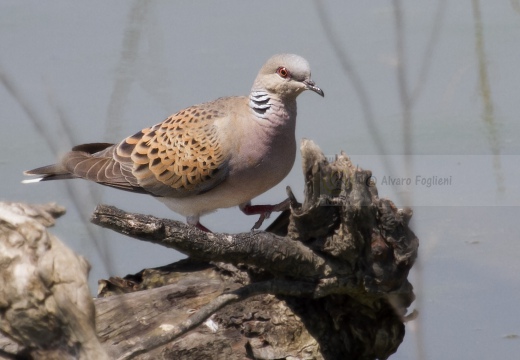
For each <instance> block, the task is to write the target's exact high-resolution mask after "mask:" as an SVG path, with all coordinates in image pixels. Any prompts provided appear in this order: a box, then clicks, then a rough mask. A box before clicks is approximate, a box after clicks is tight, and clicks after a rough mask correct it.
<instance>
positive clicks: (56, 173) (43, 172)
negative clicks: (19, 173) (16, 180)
mask: <svg viewBox="0 0 520 360" xmlns="http://www.w3.org/2000/svg"><path fill="white" fill-rule="evenodd" d="M23 173H24V175H28V176H32V175H36V176H38V177H36V178H33V179H27V180H23V181H22V183H23V184H30V183H36V182H40V181H48V180H64V179H74V178H76V177H77V176H74V175H73V174H71V173H70V172H68V171H67V170H66V169H65V168H64V167H63V166H62V165H60V164H53V165H47V166H42V167H39V168H36V169H32V170H27V171H24V172H23Z"/></svg>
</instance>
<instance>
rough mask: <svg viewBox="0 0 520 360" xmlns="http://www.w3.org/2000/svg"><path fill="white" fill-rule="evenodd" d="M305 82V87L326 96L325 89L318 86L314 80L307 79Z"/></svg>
mask: <svg viewBox="0 0 520 360" xmlns="http://www.w3.org/2000/svg"><path fill="white" fill-rule="evenodd" d="M303 83H304V84H305V87H306V88H307V90H311V91H314V92H315V93H316V94H318V95H321V96H322V97H325V94H324V93H323V90H321V89H320V88H319V87H317V86H316V85H315V84H314V81H312V80H305V81H304V82H303Z"/></svg>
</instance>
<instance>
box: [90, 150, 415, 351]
mask: <svg viewBox="0 0 520 360" xmlns="http://www.w3.org/2000/svg"><path fill="white" fill-rule="evenodd" d="M301 149H302V158H303V172H304V176H305V183H306V187H305V199H304V202H303V204H299V203H298V202H297V201H296V199H295V196H294V195H293V194H292V192H291V191H290V189H289V191H288V192H289V195H290V199H291V211H290V215H289V216H287V215H288V214H289V213H286V214H285V215H284V216H282V218H280V219H279V220H278V221H277V222H276V226H274V227H275V228H276V233H277V234H279V235H274V234H270V233H266V232H250V233H243V234H235V235H230V234H208V233H204V232H201V231H199V230H197V229H194V228H192V227H189V226H187V225H184V224H182V223H180V222H176V221H172V220H166V219H158V218H155V217H151V216H143V215H138V214H130V213H126V212H123V211H121V210H118V209H115V208H113V207H107V206H103V205H101V206H98V208H97V209H96V211H95V213H94V215H93V218H92V222H94V223H95V224H98V225H101V226H104V227H107V228H110V229H113V230H115V231H118V232H121V233H123V234H126V235H129V236H131V237H135V238H137V239H140V240H143V241H149V242H153V243H157V244H161V245H163V246H167V247H171V248H174V249H177V250H179V251H181V252H183V253H185V254H187V255H188V256H189V257H190V258H191V259H197V261H196V262H195V260H188V261H185V262H181V263H178V264H175V265H172V266H171V267H167V268H160V269H156V270H147V271H143V272H142V273H140V274H138V275H136V276H131V277H127V278H126V279H118V278H114V279H110V280H109V281H106V282H103V283H102V284H103V291H102V294H103V296H108V295H111V294H114V293H127V292H132V291H136V290H145V289H148V290H146V291H144V292H136V293H131V294H124V295H119V296H114V297H108V298H105V299H102V300H98V301H97V302H96V306H97V309H98V333H99V334H100V335H101V336H102V338H103V341H104V343H105V346H106V347H107V349H108V351H109V352H110V354H111V355H112V356H113V357H115V358H121V359H126V358H139V359H149V358H154V359H171V358H175V359H199V358H205V359H221V358H222V359H243V358H253V359H289V358H293V359H296V358H306V359H340V358H356V359H376V358H377V359H386V358H387V357H388V356H390V355H391V354H392V353H393V352H395V351H396V349H397V347H398V346H399V344H400V343H401V341H402V339H403V336H404V325H403V321H404V316H405V313H406V311H407V308H408V306H409V305H410V304H411V302H412V301H413V299H414V295H413V291H412V286H411V285H410V283H409V282H408V280H407V276H408V272H409V270H410V268H411V266H412V265H413V262H414V260H415V258H416V256H417V248H418V240H417V238H416V237H415V235H414V234H413V232H412V231H411V230H410V229H409V228H408V222H409V220H410V218H411V215H412V214H411V211H410V210H400V209H397V208H396V207H395V206H394V205H393V203H392V202H391V201H390V200H386V199H380V198H379V197H378V195H377V189H376V187H375V185H374V184H373V183H372V182H371V173H370V172H369V171H364V170H362V169H359V168H355V167H354V166H352V164H351V162H350V160H349V159H348V157H347V156H346V155H345V154H341V155H340V156H338V157H337V158H336V159H335V161H333V162H332V163H329V162H328V161H327V159H326V158H325V157H324V156H323V154H322V153H321V151H320V150H319V148H318V147H317V146H315V145H314V144H313V143H312V142H310V141H304V142H303V143H302V148H301ZM284 225H286V226H284ZM280 234H282V235H283V234H286V236H284V237H282V236H280ZM193 267H195V268H193ZM198 267H202V268H198ZM166 284H170V285H166ZM157 285H159V286H162V287H160V288H158V289H154V290H149V289H150V288H153V287H155V286H157ZM150 304H152V305H150ZM143 312H144V313H143ZM101 313H102V314H103V315H100V314H101ZM128 314H132V316H128ZM125 315H126V316H125ZM103 318H105V319H109V320H108V321H104V319H103ZM114 319H116V320H118V321H117V325H115V324H114ZM203 324H205V325H203Z"/></svg>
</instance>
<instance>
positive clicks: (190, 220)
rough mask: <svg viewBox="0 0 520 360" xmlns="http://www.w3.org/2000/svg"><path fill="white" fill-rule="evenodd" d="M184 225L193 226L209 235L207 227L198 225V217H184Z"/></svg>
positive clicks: (209, 231)
mask: <svg viewBox="0 0 520 360" xmlns="http://www.w3.org/2000/svg"><path fill="white" fill-rule="evenodd" d="M186 223H188V225H191V226H195V227H196V228H197V229H199V230H202V231H204V232H208V233H211V230H210V229H208V228H207V227H205V226H204V225H202V224H201V223H200V221H199V216H198V215H193V216H187V217H186Z"/></svg>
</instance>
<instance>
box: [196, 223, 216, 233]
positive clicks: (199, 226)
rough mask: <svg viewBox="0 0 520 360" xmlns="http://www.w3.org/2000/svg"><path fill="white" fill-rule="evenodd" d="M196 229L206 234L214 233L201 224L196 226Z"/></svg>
mask: <svg viewBox="0 0 520 360" xmlns="http://www.w3.org/2000/svg"><path fill="white" fill-rule="evenodd" d="M195 227H196V228H197V229H199V230H202V231H204V232H207V233H213V232H212V231H211V230H210V229H208V228H207V227H205V226H204V225H202V224H201V223H200V222H197V223H196V224H195Z"/></svg>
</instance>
